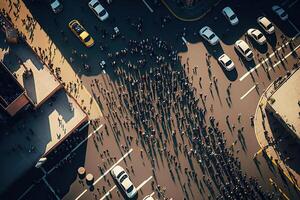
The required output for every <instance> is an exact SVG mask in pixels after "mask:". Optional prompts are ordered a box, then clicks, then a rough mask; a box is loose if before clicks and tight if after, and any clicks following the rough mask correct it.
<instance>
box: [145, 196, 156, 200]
mask: <svg viewBox="0 0 300 200" xmlns="http://www.w3.org/2000/svg"><path fill="white" fill-rule="evenodd" d="M143 200H154V198H153V197H152V196H150V195H147V196H145V197H144V198H143Z"/></svg>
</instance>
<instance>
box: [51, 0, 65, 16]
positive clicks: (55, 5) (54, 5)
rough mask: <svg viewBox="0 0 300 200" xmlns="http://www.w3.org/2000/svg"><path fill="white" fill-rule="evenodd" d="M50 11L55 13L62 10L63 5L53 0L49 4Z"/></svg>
mask: <svg viewBox="0 0 300 200" xmlns="http://www.w3.org/2000/svg"><path fill="white" fill-rule="evenodd" d="M50 6H51V9H52V11H53V12H54V13H55V14H57V13H59V12H61V11H62V10H63V5H62V4H61V3H60V2H59V1H58V0H53V1H52V2H51V4H50Z"/></svg>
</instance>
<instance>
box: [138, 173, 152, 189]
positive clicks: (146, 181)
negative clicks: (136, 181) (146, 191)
mask: <svg viewBox="0 0 300 200" xmlns="http://www.w3.org/2000/svg"><path fill="white" fill-rule="evenodd" d="M152 178H153V176H150V177H149V178H147V179H146V180H144V181H143V182H142V183H141V184H140V185H139V186H138V187H137V188H136V190H137V191H139V190H140V189H141V188H142V187H143V186H144V185H145V184H146V183H148V182H149V181H150V180H151V179H152Z"/></svg>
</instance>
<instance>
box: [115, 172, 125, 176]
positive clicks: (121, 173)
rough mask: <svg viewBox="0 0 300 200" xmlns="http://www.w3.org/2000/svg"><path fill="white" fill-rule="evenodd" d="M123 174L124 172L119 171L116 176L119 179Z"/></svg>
mask: <svg viewBox="0 0 300 200" xmlns="http://www.w3.org/2000/svg"><path fill="white" fill-rule="evenodd" d="M124 173H125V172H124V171H121V172H120V173H119V174H118V175H117V178H120V177H121V176H122V175H123V174H124Z"/></svg>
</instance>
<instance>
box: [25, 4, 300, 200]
mask: <svg viewBox="0 0 300 200" xmlns="http://www.w3.org/2000/svg"><path fill="white" fill-rule="evenodd" d="M148 1H149V0H148ZM25 2H26V4H27V6H28V8H29V9H30V10H31V12H32V14H33V16H35V17H36V20H37V21H38V22H39V23H40V24H41V25H42V27H43V29H44V30H45V31H46V32H47V33H48V35H49V36H50V38H51V39H52V40H53V42H54V43H55V44H56V46H58V48H59V50H60V51H61V52H62V54H63V55H64V56H65V57H66V59H67V60H69V61H70V60H74V61H72V63H73V64H72V66H73V67H74V70H75V71H76V73H78V74H79V75H80V77H81V80H82V81H83V84H84V85H85V86H86V87H87V88H88V89H89V91H90V92H91V94H93V96H94V97H95V98H96V99H97V100H98V101H99V104H100V107H101V108H102V111H103V114H104V117H102V118H100V119H99V121H97V122H92V123H91V125H90V126H89V128H88V130H85V132H84V134H83V136H82V137H80V138H79V139H78V142H76V143H75V144H73V145H71V146H70V147H69V148H68V150H67V151H64V153H60V151H58V153H57V154H53V160H52V162H50V163H49V164H47V165H46V166H44V169H45V172H46V175H44V178H45V179H46V180H47V183H49V185H46V184H45V181H41V182H40V183H38V184H35V185H34V186H32V189H30V190H28V191H26V193H23V195H22V196H21V197H22V198H21V199H33V198H35V197H38V196H39V195H40V194H44V196H43V197H42V199H55V198H57V197H58V198H62V199H76V200H78V199H101V200H102V199H106V198H109V199H121V197H122V196H124V194H122V193H121V192H120V188H119V186H116V183H115V182H114V180H113V178H112V177H111V175H110V173H109V171H110V169H111V168H112V166H115V165H116V163H118V164H119V165H121V166H123V167H124V168H125V169H126V171H127V172H128V174H129V176H130V178H131V180H132V181H133V183H134V184H135V186H136V187H137V188H138V190H139V191H138V197H137V199H143V197H145V196H146V195H152V196H153V197H155V198H158V199H162V198H163V197H167V198H173V199H184V198H186V199H200V198H201V199H212V198H216V196H218V192H216V191H218V189H217V188H218V184H216V185H213V186H212V188H210V186H209V185H210V183H209V181H207V180H210V179H209V178H208V177H209V174H210V172H209V170H203V169H202V168H201V165H199V159H197V158H198V157H197V156H191V154H193V153H192V152H193V149H195V146H194V144H193V142H191V141H190V140H189V137H188V136H187V134H183V136H184V137H183V136H181V137H180V131H179V130H180V126H179V125H178V124H177V125H176V123H175V124H171V125H170V130H174V131H175V132H176V134H177V135H176V136H174V137H175V138H176V139H177V140H178V142H179V143H182V145H183V146H184V144H185V145H186V149H187V151H188V152H189V153H185V152H184V150H182V151H179V153H178V150H177V147H175V146H177V145H175V143H176V142H177V141H176V142H174V141H173V140H172V139H174V138H173V135H172V136H171V133H172V131H170V134H169V136H166V138H165V140H166V141H164V140H161V143H160V142H159V139H157V141H156V140H155V139H154V142H153V141H152V139H151V138H150V139H149V141H150V142H149V143H151V145H152V146H151V145H149V146H147V144H144V143H143V139H141V138H143V137H144V136H143V131H144V130H142V128H141V129H138V131H137V129H136V128H135V126H134V125H130V126H129V125H128V124H131V122H132V121H134V119H135V118H134V117H132V116H131V115H128V113H130V112H131V110H130V108H131V107H130V106H129V108H128V107H126V106H123V105H124V104H125V103H124V102H125V100H126V98H124V99H123V97H122V98H121V97H119V94H122V95H123V94H127V95H129V96H130V95H131V92H132V93H134V92H137V93H139V92H141V93H143V92H144V91H149V95H150V93H152V90H151V89H149V88H148V87H146V86H145V88H142V87H141V88H139V89H137V90H135V89H134V86H132V88H130V86H128V84H127V82H126V80H127V76H128V77H129V78H130V77H131V76H132V77H135V78H136V77H138V75H136V71H137V70H135V69H132V68H130V67H128V66H129V65H128V63H131V64H132V65H136V66H138V65H139V64H140V63H139V62H140V61H141V60H142V59H143V58H146V59H147V62H146V64H144V65H143V66H141V67H139V68H138V70H139V73H138V74H139V77H140V79H147V78H145V77H143V74H145V73H146V74H150V71H151V70H153V69H154V68H156V67H157V66H156V63H155V60H156V59H155V58H153V57H151V56H150V55H147V52H146V53H145V55H143V56H141V55H140V54H138V55H131V54H129V55H121V56H115V57H114V58H117V59H118V60H115V61H116V63H113V59H112V58H111V56H110V54H113V55H116V52H118V53H121V52H122V50H125V49H127V50H128V49H129V46H130V45H128V44H129V43H130V41H133V40H135V41H139V42H140V41H146V40H149V41H150V40H151V41H152V40H153V38H154V37H157V38H159V40H161V41H164V42H165V44H167V46H168V47H169V48H170V49H172V51H175V52H176V53H178V55H179V58H180V59H179V61H178V62H175V64H174V65H172V67H171V70H172V71H178V72H180V73H183V72H185V74H186V76H187V79H188V80H189V82H190V83H191V86H192V87H193V88H195V89H194V93H193V94H194V96H195V99H198V100H199V102H198V106H199V107H200V108H203V109H205V110H206V114H205V116H204V121H205V124H207V126H209V121H210V120H211V118H210V117H213V118H214V119H215V121H216V122H217V123H218V125H217V129H218V130H220V131H221V132H222V131H224V138H225V140H226V147H227V148H228V149H230V150H231V152H232V155H233V157H237V158H238V161H237V163H238V164H237V166H238V165H240V167H241V171H242V172H243V174H244V175H245V176H247V177H252V178H253V179H256V180H258V183H259V184H260V185H261V186H262V188H263V191H265V192H270V193H272V192H274V193H275V194H277V193H276V192H275V191H274V190H273V188H272V186H271V184H270V182H269V178H272V180H274V181H275V182H276V183H277V185H278V186H279V187H280V188H281V189H282V190H283V191H284V192H285V193H286V194H287V195H288V196H289V197H290V199H298V198H299V193H298V192H297V191H296V190H295V189H294V188H293V186H292V184H291V183H289V182H287V181H285V180H284V179H282V178H281V177H280V176H279V175H278V172H277V171H276V169H274V168H272V167H270V166H269V164H268V161H266V160H265V158H264V157H263V156H262V155H259V157H258V160H259V163H260V164H259V165H256V164H255V163H254V162H253V156H254V154H255V153H256V152H258V151H259V149H260V147H259V145H258V143H257V140H256V137H255V134H254V128H253V126H252V125H251V117H252V116H253V115H254V113H255V109H256V107H257V102H258V100H259V97H260V95H261V94H262V92H263V91H264V89H266V87H268V85H269V84H270V83H271V82H272V81H274V80H276V79H277V78H278V77H280V76H284V75H285V74H286V73H287V72H288V71H289V70H291V69H292V68H293V66H294V64H297V63H298V56H297V55H298V54H299V53H300V50H299V47H300V46H299V45H300V39H299V34H300V32H299V29H298V28H300V21H299V16H298V14H297V12H298V10H299V8H300V3H299V2H298V1H297V2H295V3H294V1H279V2H280V4H281V5H282V6H283V7H284V8H285V9H286V11H287V12H288V13H289V20H288V21H285V22H282V21H281V20H280V19H279V18H278V17H277V16H275V15H274V13H273V12H272V10H271V6H272V4H271V2H272V1H264V2H263V3H253V1H244V2H243V3H240V1H231V2H230V3H228V2H226V1H223V2H221V3H220V5H218V6H217V7H216V8H214V9H213V10H212V12H210V13H209V14H208V15H207V16H206V17H204V18H203V19H201V20H199V21H196V22H181V21H178V20H176V19H175V18H174V17H173V16H172V15H171V14H170V13H169V12H168V10H166V8H165V7H163V5H156V4H153V3H151V2H148V6H147V5H145V3H144V2H143V1H137V0H135V1H128V0H122V1H121V0H119V1H114V2H113V3H112V4H111V5H108V4H106V3H103V5H104V6H105V7H106V9H107V11H108V13H109V15H110V18H109V20H107V21H104V22H100V21H99V20H98V19H97V18H96V17H95V16H94V14H93V13H92V12H91V11H90V10H89V8H88V6H87V2H88V1H87V0H85V1H76V2H75V1H71V0H65V1H63V5H64V10H63V12H62V13H59V14H58V15H54V14H53V13H52V12H51V10H50V7H49V5H47V4H45V3H42V2H36V3H31V1H25ZM225 6H231V7H232V8H233V9H234V11H235V12H236V14H237V16H238V18H239V24H238V25H237V26H231V25H230V24H229V22H228V21H226V19H225V18H224V16H223V15H222V13H221V9H222V8H223V7H225ZM149 7H150V8H151V9H152V10H153V12H151V9H149ZM259 16H267V17H268V18H269V19H270V20H271V21H272V22H273V23H274V25H275V34H273V35H271V36H269V35H266V34H265V33H264V34H265V35H266V37H267V40H268V43H267V44H266V45H264V46H263V45H261V46H260V45H258V44H257V43H255V41H253V40H252V39H250V38H249V37H248V36H245V33H246V32H247V30H248V29H249V28H258V29H260V30H261V31H262V29H261V28H260V27H259V25H258V24H257V22H256V19H257V17H259ZM72 19H78V20H79V21H80V23H81V24H82V25H83V26H84V27H85V28H86V29H87V30H88V32H89V33H90V34H91V36H92V37H93V38H94V39H95V45H94V46H93V47H92V48H89V49H87V48H85V47H84V46H83V44H81V43H80V41H79V40H78V39H77V38H76V37H75V36H74V35H73V33H72V32H71V31H70V30H69V29H68V27H67V24H68V23H69V22H70V21H71V20H72ZM138 24H142V25H141V27H142V29H141V30H142V31H141V32H139V30H138V27H139V26H138ZM204 25H207V26H210V27H211V28H212V29H213V30H214V31H215V33H216V34H217V35H218V36H219V37H220V40H221V42H220V45H217V46H214V47H212V46H210V45H209V44H208V43H207V42H206V41H204V40H203V39H202V38H200V36H199V34H198V31H199V29H200V28H201V27H203V26H204ZM115 26H117V27H118V28H119V29H120V31H121V35H120V36H118V37H117V38H116V39H112V38H111V37H112V34H113V28H114V27H115ZM262 32H263V31H262ZM183 38H184V39H183ZM238 39H243V40H245V41H247V42H248V44H249V45H250V47H251V49H252V50H253V54H254V61H251V62H248V61H245V60H244V59H243V58H242V57H241V55H240V54H239V53H238V52H237V51H236V50H235V49H234V43H235V41H237V40H238ZM146 44H147V43H146ZM74 50H76V52H77V53H76V54H74ZM155 53H156V55H157V56H160V55H162V56H165V57H167V54H166V53H165V52H164V50H163V49H160V48H157V49H155ZM223 53H226V54H227V55H229V57H230V58H231V59H232V61H233V62H234V63H235V70H233V71H231V72H228V71H226V70H224V68H222V66H221V65H220V64H219V63H218V62H217V58H218V57H219V56H220V55H221V54H223ZM81 55H83V56H81ZM71 58H72V59H71ZM102 60H105V61H106V63H107V66H106V67H105V69H104V70H103V69H102V68H101V67H100V65H99V63H100V61H102ZM124 63H125V64H124ZM84 64H87V65H89V66H90V69H88V70H86V69H84V67H83V65H84ZM141 65H142V64H141ZM209 66H210V67H209ZM150 69H151V70H150ZM132 71H133V72H132ZM166 71H168V70H166ZM116 72H119V73H116ZM160 73H164V71H163V72H160ZM149 76H150V75H149ZM133 79H134V78H133ZM153 82H155V81H153ZM153 93H154V92H153ZM181 93H184V91H178V95H180V94H181ZM134 94H135V93H134ZM135 95H137V94H135ZM125 96H126V95H125ZM133 96H134V95H133ZM132 98H133V97H132ZM132 98H129V99H130V100H131V99H132ZM166 98H167V97H166ZM143 99H147V98H146V97H145V96H142V95H141V101H143ZM153 101H154V100H153ZM128 102H129V103H128V104H129V105H132V106H133V104H132V101H129V100H128ZM145 112H146V111H145ZM170 113H171V114H170V116H172V118H173V119H176V118H177V116H176V112H175V111H174V110H172V111H170ZM179 113H183V115H184V113H185V109H182V110H180V111H179ZM227 116H228V117H227ZM184 126H186V124H185V125H184ZM140 130H142V131H141V133H140ZM145 132H146V131H145ZM158 132H159V131H158ZM158 132H157V133H156V134H158ZM154 135H155V134H154ZM156 136H157V135H156ZM185 136H186V137H185ZM153 137H154V136H153ZM83 138H87V139H86V140H85V141H84V142H83V143H80V141H82V140H83ZM146 141H148V139H147V140H146ZM159 144H163V145H162V146H159ZM155 145H158V146H157V147H156V146H155ZM164 145H166V146H167V150H166V151H164V150H162V151H160V150H159V149H163V147H164ZM74 148H75V150H73V149H74ZM64 149H65V147H64ZM70 152H71V153H70ZM176 152H177V153H176ZM51 156H52V155H51ZM62 158H65V159H63V160H64V161H63V162H62V161H60V160H61V159H62ZM50 160H51V159H50ZM59 161H60V162H59ZM175 162H176V163H180V165H181V167H180V170H177V166H176V167H174V166H175ZM176 165H177V164H176ZM80 166H84V167H85V168H86V170H87V172H88V173H92V174H93V175H94V177H95V179H94V185H93V187H88V186H87V184H86V183H85V180H81V179H80V178H79V177H78V176H77V169H78V167H80ZM178 169H179V168H178ZM194 173H196V174H197V175H196V177H198V179H199V180H200V181H199V180H198V179H197V178H195V174H194ZM207 185H208V186H207ZM52 189H53V191H51V190H52ZM219 192H220V191H219ZM275 196H276V195H275Z"/></svg>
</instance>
